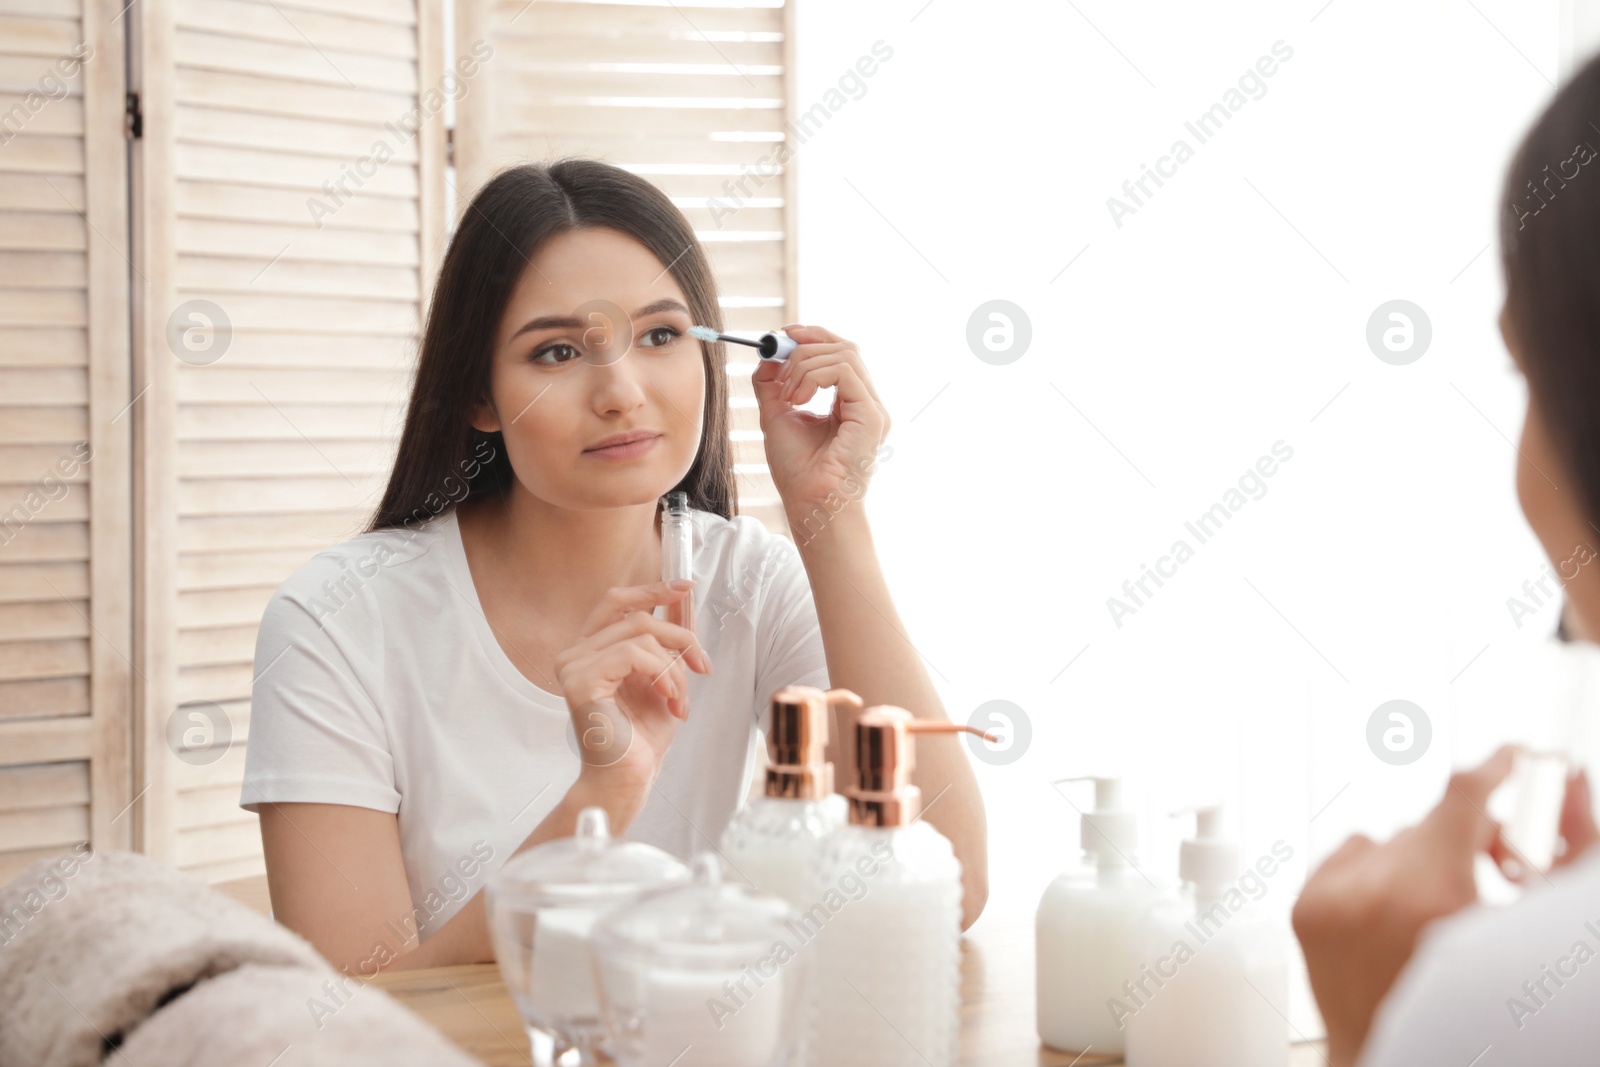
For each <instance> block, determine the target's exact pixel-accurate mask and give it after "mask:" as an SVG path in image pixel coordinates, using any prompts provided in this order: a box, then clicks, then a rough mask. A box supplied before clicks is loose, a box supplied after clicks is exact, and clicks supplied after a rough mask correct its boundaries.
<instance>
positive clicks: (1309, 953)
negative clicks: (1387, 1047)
mask: <svg viewBox="0 0 1600 1067" xmlns="http://www.w3.org/2000/svg"><path fill="white" fill-rule="evenodd" d="M1513 755H1514V749H1512V748H1511V747H1510V746H1507V747H1505V748H1502V749H1500V750H1499V751H1497V752H1496V753H1495V754H1494V755H1493V756H1491V757H1489V759H1488V760H1487V761H1485V762H1484V763H1483V764H1482V765H1480V766H1478V767H1475V768H1473V769H1472V770H1470V771H1460V772H1458V773H1456V774H1454V775H1452V776H1451V778H1450V784H1449V787H1448V788H1446V789H1445V793H1444V799H1442V800H1440V801H1439V804H1438V806H1437V807H1435V808H1434V809H1433V810H1432V811H1431V812H1429V813H1428V816H1427V817H1426V818H1425V819H1423V820H1422V821H1421V822H1420V823H1418V824H1417V825H1416V826H1413V827H1410V828H1409V829H1406V830H1402V831H1400V832H1399V833H1398V834H1396V835H1395V836H1394V837H1393V838H1392V839H1390V840H1389V841H1387V842H1385V843H1383V844H1381V845H1380V844H1377V843H1376V842H1374V841H1372V840H1371V839H1370V838H1367V837H1364V836H1362V835H1360V834H1357V835H1356V836H1354V837H1352V838H1350V840H1348V841H1346V842H1345V843H1344V844H1343V845H1342V846H1341V847H1340V848H1339V849H1338V850H1336V851H1335V852H1334V853H1333V854H1332V855H1330V856H1329V857H1328V858H1327V859H1326V860H1324V861H1323V862H1322V866H1321V867H1319V868H1317V870H1316V871H1315V872H1314V873H1313V874H1312V875H1311V877H1310V878H1308V879H1307V880H1306V885H1305V888H1304V889H1303V890H1301V892H1300V899H1299V900H1298V901H1297V902H1296V903H1295V906H1294V932H1295V934H1296V935H1297V936H1298V937H1299V939H1300V947H1301V948H1303V949H1304V950H1305V956H1306V971H1307V973H1308V974H1309V975H1310V978H1311V991H1312V992H1313V993H1314V994H1316V998H1317V1006H1318V1007H1319V1008H1321V1009H1322V1017H1323V1021H1324V1022H1325V1023H1326V1024H1327V1028H1328V1059H1329V1062H1330V1063H1331V1064H1332V1065H1333V1067H1347V1065H1348V1064H1352V1063H1354V1062H1355V1061H1356V1058H1357V1057H1358V1056H1359V1055H1360V1052H1361V1048H1362V1045H1363V1044H1365V1042H1366V1038H1367V1031H1368V1029H1369V1028H1370V1027H1371V1026H1372V1020H1373V1017H1374V1015H1375V1014H1376V1013H1377V1010H1378V1005H1379V1003H1380V1002H1381V1001H1382V1000H1383V998H1384V996H1385V995H1386V994H1387V993H1388V992H1389V989H1390V987H1391V986H1393V985H1394V982H1395V979H1396V978H1398V977H1399V975H1400V972H1401V970H1403V969H1404V967H1405V965H1406V963H1407V961H1409V960H1410V959H1411V954H1412V952H1413V951H1414V950H1415V948H1416V945H1417V939H1418V938H1419V937H1420V936H1421V933H1422V930H1423V928H1424V927H1426V926H1427V925H1428V924H1429V923H1430V922H1433V921H1434V920H1435V919H1441V918H1443V917H1445V916H1446V915H1452V914H1454V913H1455V912H1458V911H1460V910H1461V909H1462V908H1464V907H1466V906H1467V905H1469V904H1472V903H1473V902H1475V901H1476V900H1477V899H1478V890H1477V885H1476V883H1475V882H1474V881H1473V862H1474V859H1475V857H1476V856H1477V855H1478V853H1480V852H1483V853H1488V854H1490V855H1498V854H1499V853H1501V852H1503V850H1504V845H1503V843H1502V842H1501V839H1500V827H1499V824H1497V823H1496V822H1495V821H1494V820H1492V819H1491V818H1489V816H1488V815H1487V814H1485V813H1486V812H1487V810H1488V803H1489V794H1490V793H1492V792H1493V791H1494V789H1495V787H1496V786H1498V785H1499V784H1500V783H1501V782H1503V781H1505V779H1506V776H1507V775H1509V774H1510V773H1511V763H1512V757H1513Z"/></svg>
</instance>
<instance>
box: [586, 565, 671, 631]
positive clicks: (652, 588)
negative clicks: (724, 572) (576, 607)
mask: <svg viewBox="0 0 1600 1067" xmlns="http://www.w3.org/2000/svg"><path fill="white" fill-rule="evenodd" d="M674 581H678V582H688V583H689V584H688V585H686V586H684V587H683V588H681V589H674V588H673V587H672V583H671V582H667V581H660V582H651V583H650V584H649V585H619V586H616V587H615V588H613V589H609V590H607V591H606V595H605V596H603V597H601V598H600V603H599V604H596V605H595V609H594V610H593V611H591V612H590V613H589V617H588V618H587V619H585V620H584V623H583V628H582V629H581V630H579V631H578V632H579V633H581V634H582V635H583V636H585V637H588V636H590V635H591V634H595V633H598V632H599V631H600V630H602V629H604V628H605V627H607V626H609V625H611V624H612V623H614V622H616V621H617V620H619V619H621V618H622V617H623V616H625V615H627V614H628V613H629V612H630V611H643V612H645V613H646V614H648V613H649V612H651V611H652V610H654V609H655V606H656V605H657V604H671V603H673V602H674V601H677V600H682V599H683V598H684V597H685V596H687V595H688V593H689V591H690V590H692V589H693V588H694V582H693V580H692V579H688V578H677V579H674Z"/></svg>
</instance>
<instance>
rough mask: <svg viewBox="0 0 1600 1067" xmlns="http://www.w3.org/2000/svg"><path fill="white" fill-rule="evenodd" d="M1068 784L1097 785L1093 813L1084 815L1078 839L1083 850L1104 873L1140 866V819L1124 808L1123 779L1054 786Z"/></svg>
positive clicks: (1085, 779) (1086, 777) (1088, 778)
mask: <svg viewBox="0 0 1600 1067" xmlns="http://www.w3.org/2000/svg"><path fill="white" fill-rule="evenodd" d="M1067 782H1093V783H1094V810H1092V811H1086V812H1083V813H1082V817H1081V819H1080V820H1079V831H1078V840H1079V844H1080V845H1081V846H1082V848H1083V851H1084V852H1085V854H1087V855H1088V856H1089V857H1091V858H1092V859H1093V860H1094V862H1095V865H1096V866H1098V867H1100V868H1101V869H1103V870H1106V869H1110V868H1113V867H1131V866H1137V862H1138V856H1137V854H1138V851H1139V816H1138V814H1137V813H1135V812H1132V811H1127V810H1125V809H1124V808H1123V807H1122V779H1121V778H1097V777H1094V776H1092V775H1083V776H1080V777H1077V778H1057V779H1056V780H1055V782H1054V783H1052V784H1054V785H1062V784H1065V783H1067Z"/></svg>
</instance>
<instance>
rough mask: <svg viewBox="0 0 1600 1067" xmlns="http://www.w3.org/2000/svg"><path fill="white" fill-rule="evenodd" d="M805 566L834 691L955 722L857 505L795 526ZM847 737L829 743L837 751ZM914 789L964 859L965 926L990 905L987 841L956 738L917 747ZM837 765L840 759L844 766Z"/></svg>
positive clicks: (925, 740) (978, 799)
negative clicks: (807, 527) (810, 529)
mask: <svg viewBox="0 0 1600 1067" xmlns="http://www.w3.org/2000/svg"><path fill="white" fill-rule="evenodd" d="M793 527H794V529H795V531H796V534H795V536H796V543H797V545H798V546H799V548H800V558H801V559H802V560H803V561H804V562H805V565H806V574H807V575H808V576H809V577H810V579H811V595H812V597H813V599H814V600H815V601H816V605H817V622H818V624H819V625H820V626H821V628H822V646H823V648H824V650H825V651H826V652H827V656H828V684H830V685H832V686H834V687H836V688H840V689H850V690H854V691H855V693H856V695H858V696H859V697H861V699H862V700H863V701H865V702H866V703H867V704H868V705H869V706H870V705H873V704H894V705H897V706H899V707H902V708H905V709H906V710H907V711H909V712H911V713H912V714H913V715H915V716H917V717H918V718H919V719H939V720H947V719H948V718H949V716H947V715H946V714H945V710H944V705H943V703H941V702H940V700H939V693H938V691H937V690H935V689H934V687H933V682H932V681H931V680H930V679H929V677H928V672H927V670H926V669H925V668H924V667H923V665H922V659H921V657H920V656H919V655H918V653H917V650H916V649H915V648H913V647H912V646H911V642H910V641H909V640H908V639H907V638H906V634H905V627H904V626H903V625H901V622H900V617H899V615H898V613H897V612H896V611H895V607H894V601H893V599H892V598H891V597H890V595H889V587H888V585H887V584H886V583H885V582H884V578H883V568H882V567H880V566H879V565H878V555H877V551H876V549H875V548H874V547H873V544H872V532H871V530H870V529H869V528H868V526H867V517H866V514H865V512H864V511H863V510H862V509H861V507H860V506H859V505H852V506H849V507H846V508H844V509H843V510H841V511H840V512H839V513H838V514H836V515H833V516H832V517H831V518H830V519H829V520H828V522H827V523H826V525H824V526H823V527H822V528H821V529H819V530H817V531H816V532H815V533H814V534H811V535H809V537H808V535H807V534H806V533H803V532H802V530H803V528H802V526H800V525H799V524H798V523H794V524H793ZM847 743H848V738H830V739H829V747H830V748H834V747H836V746H842V745H844V744H847ZM916 745H917V762H916V767H915V768H914V769H913V771H912V775H911V777H912V781H913V782H915V783H916V786H917V788H918V789H920V790H922V800H923V804H924V805H925V808H924V810H925V811H926V812H927V820H928V822H930V823H932V824H933V826H934V827H935V828H936V829H937V830H938V831H939V832H940V833H942V834H944V836H946V837H948V838H949V839H950V844H951V845H952V846H953V847H954V848H955V853H956V857H957V858H958V859H960V860H961V881H962V889H963V893H962V896H961V913H962V914H961V928H962V929H963V930H965V929H966V928H967V927H969V926H971V925H972V924H973V922H974V921H976V919H977V918H978V916H979V915H980V914H982V912H983V906H984V903H985V902H986V901H987V900H988V898H989V840H988V839H989V834H988V826H987V823H986V821H985V819H984V813H983V797H982V796H980V795H979V793H978V780H977V777H976V776H975V775H974V774H973V773H972V765H971V764H970V763H969V762H967V757H966V752H965V745H964V742H963V740H962V739H961V738H960V737H959V736H957V737H951V738H934V737H927V736H925V737H920V738H918V739H917V742H916ZM838 762H839V761H837V760H835V763H836V765H837V763H838Z"/></svg>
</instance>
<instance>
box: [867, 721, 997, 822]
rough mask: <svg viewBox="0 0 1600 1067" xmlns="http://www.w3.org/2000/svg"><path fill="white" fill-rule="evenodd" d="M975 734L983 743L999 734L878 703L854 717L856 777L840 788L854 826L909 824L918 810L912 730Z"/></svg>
mask: <svg viewBox="0 0 1600 1067" xmlns="http://www.w3.org/2000/svg"><path fill="white" fill-rule="evenodd" d="M932 733H940V734H953V733H970V734H976V735H977V736H979V737H981V738H983V739H984V740H985V741H990V742H996V741H998V740H999V738H997V737H995V736H994V735H993V734H989V733H985V732H984V731H983V730H980V729H978V728H977V727H975V726H967V725H965V724H964V723H954V722H933V721H929V720H926V719H918V718H916V717H914V716H913V715H912V714H911V713H910V712H909V711H907V710H906V709H905V708H897V707H894V706H893V705H891V704H879V705H875V706H873V707H870V708H867V709H866V710H865V711H863V712H862V713H861V716H860V718H858V719H857V720H856V738H855V741H856V781H855V783H854V784H853V785H851V786H847V787H846V788H844V789H842V790H840V792H842V793H843V794H844V795H845V796H846V797H847V798H848V799H849V801H850V821H851V822H852V823H854V824H855V825H857V826H909V825H910V824H911V823H912V821H913V820H915V819H916V817H917V815H918V814H919V813H920V812H921V811H922V790H920V789H918V788H917V787H916V786H914V785H912V784H911V772H912V771H913V770H915V769H916V765H917V762H916V746H915V744H914V742H913V738H912V736H911V735H912V734H932Z"/></svg>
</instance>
